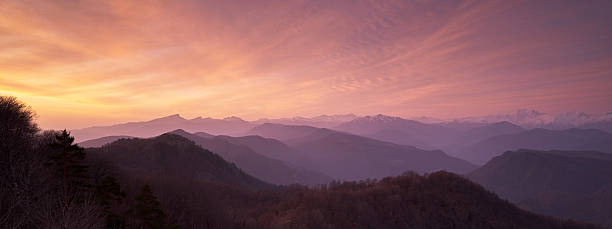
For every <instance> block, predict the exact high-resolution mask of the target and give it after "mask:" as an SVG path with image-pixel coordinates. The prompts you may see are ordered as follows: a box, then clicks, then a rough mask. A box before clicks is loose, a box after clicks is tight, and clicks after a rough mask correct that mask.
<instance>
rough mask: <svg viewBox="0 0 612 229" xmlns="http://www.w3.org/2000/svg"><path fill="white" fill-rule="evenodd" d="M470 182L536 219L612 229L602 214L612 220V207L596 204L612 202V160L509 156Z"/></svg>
mask: <svg viewBox="0 0 612 229" xmlns="http://www.w3.org/2000/svg"><path fill="white" fill-rule="evenodd" d="M468 177H469V178H470V179H472V180H474V181H476V182H478V183H480V184H482V185H483V186H484V187H485V188H487V189H489V190H492V191H494V192H496V193H497V194H499V195H500V196H501V197H502V198H507V199H509V200H510V201H512V202H514V203H517V204H518V205H519V206H522V207H523V208H526V209H529V210H531V211H534V212H536V213H540V214H546V215H553V216H558V217H566V218H573V219H580V220H587V221H590V222H594V223H603V224H607V225H608V226H612V224H611V223H612V221H610V220H607V221H606V220H601V219H602V218H604V217H601V216H602V214H603V215H604V216H607V218H608V219H612V211H609V210H612V207H607V209H606V210H605V211H602V210H603V209H605V208H602V207H597V205H596V204H594V201H593V200H601V201H605V200H607V202H608V203H610V200H612V195H611V194H612V192H610V187H612V154H608V153H599V152H590V151H536V150H518V151H509V152H505V153H504V154H503V155H501V156H498V157H495V158H494V159H492V160H491V161H489V162H488V163H487V164H486V165H484V166H483V167H481V168H479V169H477V170H475V171H473V172H472V173H470V174H469V175H468ZM578 209H580V210H578ZM592 216H593V217H592ZM597 217H600V218H597Z"/></svg>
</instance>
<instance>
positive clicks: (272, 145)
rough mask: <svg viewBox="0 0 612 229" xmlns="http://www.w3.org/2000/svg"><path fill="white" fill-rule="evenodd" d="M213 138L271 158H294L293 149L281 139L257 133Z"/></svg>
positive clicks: (286, 159)
mask: <svg viewBox="0 0 612 229" xmlns="http://www.w3.org/2000/svg"><path fill="white" fill-rule="evenodd" d="M194 134H195V135H198V136H201V135H202V134H201V133H194ZM214 138H218V139H223V140H225V141H228V142H230V143H232V144H236V145H244V146H248V147H249V148H251V149H252V150H253V151H255V152H256V153H258V154H261V155H264V156H266V157H269V158H273V159H278V160H283V161H289V160H292V159H293V158H295V152H294V151H295V150H294V149H292V148H291V147H289V146H287V145H285V144H284V143H282V142H281V141H279V140H276V139H272V138H264V137H261V136H257V135H249V136H243V137H231V136H226V135H219V136H214Z"/></svg>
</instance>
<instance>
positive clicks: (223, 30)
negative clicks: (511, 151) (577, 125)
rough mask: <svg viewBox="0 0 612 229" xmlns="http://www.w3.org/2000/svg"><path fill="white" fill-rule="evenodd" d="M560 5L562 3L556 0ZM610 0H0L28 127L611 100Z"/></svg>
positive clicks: (3, 76) (10, 64)
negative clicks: (30, 112)
mask: <svg viewBox="0 0 612 229" xmlns="http://www.w3.org/2000/svg"><path fill="white" fill-rule="evenodd" d="M561 2H563V4H561ZM611 7H612V1H588V3H585V2H582V1H567V2H565V1H423V0H412V1H375V0H372V1H342V0H339V1H322V0H316V1H307V0H302V1H293V0H292V1H286V0H279V1H273V0H266V1H254V0H241V1H206V0H201V1H199V0H183V1H158V0H150V1H125V0H116V1H94V0H92V1H87V0H82V1H43V0H41V1H30V0H2V1H0V94H1V95H13V96H17V97H18V98H19V99H20V100H23V101H24V102H26V103H28V104H30V105H31V106H32V107H33V108H34V110H36V112H37V114H38V120H39V121H38V122H39V123H40V124H41V125H42V127H43V128H77V127H85V126H92V125H102V124H110V123H116V122H124V121H130V120H147V119H152V118H156V117H161V116H164V115H169V114H173V113H180V114H181V115H183V116H184V117H186V118H194V117H197V116H204V117H207V116H210V117H226V116H232V115H233V116H238V117H241V118H245V119H248V120H253V119H257V118H262V117H273V118H274V117H290V116H294V115H305V116H308V115H320V114H344V113H354V114H357V115H366V114H378V113H383V114H389V115H398V116H404V117H411V116H421V115H425V116H433V117H442V118H445V117H459V116H465V115H483V114H491V113H497V112H510V111H513V110H516V109H521V108H527V109H537V110H540V111H543V112H552V113H555V112H566V111H574V110H580V111H586V112H608V111H611V110H612V103H611V101H612V89H611V86H610V85H612V42H611V41H612V29H611V28H612V14H611V13H610V11H609V10H610V9H612V8H611Z"/></svg>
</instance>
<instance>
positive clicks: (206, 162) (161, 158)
mask: <svg viewBox="0 0 612 229" xmlns="http://www.w3.org/2000/svg"><path fill="white" fill-rule="evenodd" d="M87 154H88V155H89V156H90V157H93V158H96V159H97V160H104V161H108V162H109V163H112V164H113V165H115V166H117V167H118V168H119V169H121V170H122V171H123V172H124V173H128V174H133V175H135V174H138V175H143V174H144V175H146V176H151V177H154V176H156V175H164V176H173V177H182V178H183V179H185V180H193V181H197V182H207V181H214V182H221V183H227V184H233V185H240V186H244V187H254V188H261V187H269V186H270V185H269V184H267V183H265V182H263V181H260V180H258V179H256V178H254V177H251V176H250V175H248V174H246V173H244V172H243V171H242V170H240V169H239V168H237V167H236V166H235V165H233V164H230V163H228V162H226V161H225V160H223V158H221V157H220V156H218V155H216V154H214V153H212V152H210V151H208V150H205V149H202V148H201V147H199V146H197V145H196V144H195V143H193V142H192V141H190V140H188V139H186V138H184V137H182V136H178V135H174V134H163V135H161V136H159V137H155V138H150V139H135V138H132V139H119V140H117V141H115V142H112V143H110V144H106V145H104V146H102V147H101V148H88V149H87Z"/></svg>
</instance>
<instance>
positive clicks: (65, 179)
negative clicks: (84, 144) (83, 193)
mask: <svg viewBox="0 0 612 229" xmlns="http://www.w3.org/2000/svg"><path fill="white" fill-rule="evenodd" d="M73 142H74V137H72V136H70V133H68V131H66V130H63V131H62V132H61V133H59V134H56V135H55V141H54V142H53V143H51V144H50V147H51V149H52V150H53V151H52V153H51V155H49V159H50V160H51V162H50V163H51V164H52V165H53V166H55V167H56V168H57V170H56V171H57V173H58V175H59V176H60V177H61V178H62V186H63V190H64V192H68V190H69V189H70V188H73V187H75V188H78V189H83V188H89V187H91V185H90V184H89V182H88V179H89V176H88V175H87V166H85V165H83V164H82V163H81V162H82V161H83V160H84V159H85V150H84V149H83V148H81V147H79V146H78V145H76V144H73Z"/></svg>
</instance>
